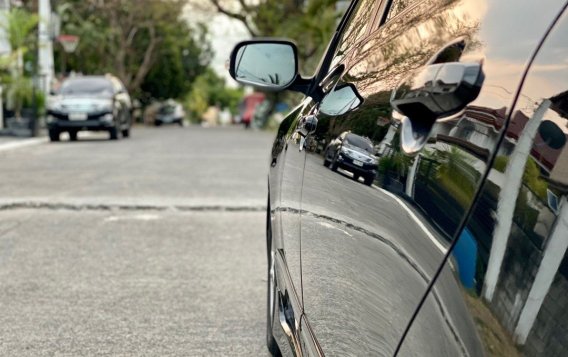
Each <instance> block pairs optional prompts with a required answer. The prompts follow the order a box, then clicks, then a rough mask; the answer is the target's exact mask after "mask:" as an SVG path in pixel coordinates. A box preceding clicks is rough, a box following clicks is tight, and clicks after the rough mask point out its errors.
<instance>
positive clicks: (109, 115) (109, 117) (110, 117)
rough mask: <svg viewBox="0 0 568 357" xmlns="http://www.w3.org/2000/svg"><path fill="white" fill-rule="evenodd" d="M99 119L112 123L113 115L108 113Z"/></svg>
mask: <svg viewBox="0 0 568 357" xmlns="http://www.w3.org/2000/svg"><path fill="white" fill-rule="evenodd" d="M101 119H102V121H104V122H107V123H112V119H113V116H112V114H110V113H109V114H105V115H103V117H102V118H101Z"/></svg>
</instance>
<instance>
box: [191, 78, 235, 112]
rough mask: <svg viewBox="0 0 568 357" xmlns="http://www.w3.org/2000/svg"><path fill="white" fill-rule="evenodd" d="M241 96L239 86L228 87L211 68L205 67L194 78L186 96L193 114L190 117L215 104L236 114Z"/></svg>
mask: <svg viewBox="0 0 568 357" xmlns="http://www.w3.org/2000/svg"><path fill="white" fill-rule="evenodd" d="M242 97H243V91H242V89H241V88H229V87H227V86H226V84H225V79H224V78H221V77H219V76H218V75H217V74H216V73H215V72H214V71H213V70H212V69H210V68H207V69H206V70H205V72H204V73H203V74H201V75H200V76H199V77H197V79H196V80H195V83H194V85H193V88H192V90H191V92H190V93H189V96H188V98H187V106H188V108H189V109H190V111H191V113H192V114H193V115H192V117H196V118H198V117H200V116H201V115H202V114H203V113H204V112H205V111H206V110H207V108H209V107H210V106H214V105H217V106H219V107H220V108H228V109H229V110H230V111H231V112H232V113H233V114H236V112H237V109H238V104H239V102H240V101H241V99H242Z"/></svg>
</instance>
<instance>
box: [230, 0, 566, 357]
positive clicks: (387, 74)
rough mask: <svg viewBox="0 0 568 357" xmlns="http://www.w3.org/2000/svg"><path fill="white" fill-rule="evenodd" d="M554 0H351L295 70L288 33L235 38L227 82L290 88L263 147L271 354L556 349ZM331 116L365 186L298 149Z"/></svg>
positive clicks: (558, 40) (562, 98) (559, 26)
mask: <svg viewBox="0 0 568 357" xmlns="http://www.w3.org/2000/svg"><path fill="white" fill-rule="evenodd" d="M566 6H567V5H566V1H565V0H551V1H549V2H547V3H546V4H545V5H543V4H541V3H538V4H537V3H535V2H532V1H515V4H514V6H511V4H508V3H507V2H503V1H497V0H488V1H482V2H479V1H473V0H451V1H447V0H415V1H401V0H398V1H397V0H392V1H374V0H359V1H353V2H352V4H351V6H350V7H349V10H348V11H347V14H346V15H345V17H344V18H343V20H342V21H341V22H340V24H339V26H338V28H337V31H336V32H335V33H334V34H333V37H332V40H331V42H330V43H329V45H328V50H327V52H326V53H325V54H324V57H323V58H322V60H321V62H320V66H319V67H318V69H317V71H316V73H315V74H314V76H313V77H308V78H306V77H302V76H301V75H300V74H299V73H298V63H297V49H296V47H295V45H294V44H292V43H290V42H286V41H284V40H270V39H268V40H267V39H259V40H251V41H245V42H243V43H241V44H238V45H237V47H236V48H235V50H234V51H233V54H232V56H231V65H230V72H231V75H232V76H233V78H235V79H236V80H237V81H239V82H241V83H246V84H253V85H256V86H257V87H259V88H264V89H265V90H284V89H287V90H292V91H297V92H300V93H303V94H304V95H305V98H304V100H303V101H302V103H301V104H300V105H299V106H298V107H297V108H296V109H295V110H294V111H292V113H290V115H289V116H288V117H287V118H286V119H285V120H284V121H283V123H282V125H281V126H280V128H279V129H278V133H277V136H276V140H275V141H274V145H273V149H272V160H271V168H270V175H269V200H268V214H267V256H268V263H269V265H268V267H269V268H268V299H267V306H268V309H267V320H268V324H267V342H268V347H269V350H270V351H271V352H272V353H273V354H274V355H277V354H279V353H282V354H284V355H309V356H312V355H313V356H318V355H324V354H326V355H357V356H392V355H401V356H402V355H404V356H407V355H409V356H483V355H506V356H514V355H517V354H519V350H522V351H523V352H524V353H527V354H528V355H531V356H533V355H555V354H556V355H567V354H568V350H567V347H566V346H568V330H567V327H566V325H565V324H564V321H563V318H564V316H565V311H564V310H565V306H566V305H567V304H568V289H567V286H568V258H567V257H566V249H567V248H568V224H567V223H566V222H568V201H567V199H566V196H567V194H568V189H567V187H568V183H567V182H566V179H565V178H566V173H567V172H568V170H567V169H566V168H567V167H568V151H567V150H568V149H567V148H566V147H567V146H566V136H567V133H568V129H567V123H568V119H567V117H568V110H567V109H566V108H567V105H566V103H567V98H568V96H567V95H566V92H567V89H566V83H567V80H566V79H568V78H567V75H568V73H567V70H566V66H563V65H562V63H564V62H563V61H564V60H565V59H566V58H567V56H568V52H567V51H568V47H567V46H566V41H565V40H564V39H563V37H565V36H564V35H565V34H566V31H567V29H568V15H566V14H564V15H562V16H561V14H562V13H563V12H564V11H565V9H566ZM534 14H539V16H534ZM523 19H525V20H523ZM526 19H531V21H528V20H526ZM549 29H550V30H553V31H549ZM520 36H522V39H523V41H511V39H513V38H519V37H520ZM541 44H542V45H543V46H542V47H541ZM275 53H277V54H278V55H277V56H274V54H275ZM346 88H348V89H346ZM308 117H309V118H311V119H312V122H313V123H315V124H316V127H315V128H310V129H311V130H308V131H306V130H305V126H303V125H302V123H303V122H305V119H306V118H308ZM349 132H350V133H353V134H356V135H357V136H358V137H362V138H365V137H366V138H369V141H370V143H372V144H370V146H371V147H376V148H377V151H379V153H380V154H381V157H380V160H379V163H378V167H377V171H378V174H379V178H380V179H378V180H377V185H372V186H371V187H366V186H364V185H355V184H353V183H352V182H350V181H349V180H346V179H345V178H344V177H342V176H341V175H337V174H335V173H333V172H331V171H330V170H327V169H326V168H325V167H324V166H322V165H321V163H322V161H323V160H325V159H331V158H332V156H331V155H330V153H329V152H328V153H327V154H326V155H327V156H325V157H324V155H323V154H324V153H322V154H318V153H316V152H313V151H309V150H302V147H301V145H302V142H304V143H305V142H307V141H309V138H310V137H312V136H313V137H314V138H326V139H327V140H330V139H334V138H336V139H335V140H337V138H338V137H339V138H341V136H342V135H345V137H346V136H347V135H348V134H349ZM345 137H343V139H345ZM302 139H303V140H302ZM298 146H299V150H298ZM332 147H334V148H336V149H335V152H338V150H340V149H338V148H340V147H341V145H340V144H339V143H336V144H333V145H332ZM371 150H372V151H371V152H373V151H374V150H375V149H371ZM328 161H331V160H328ZM393 182H394V183H396V184H393ZM298 249H299V250H298Z"/></svg>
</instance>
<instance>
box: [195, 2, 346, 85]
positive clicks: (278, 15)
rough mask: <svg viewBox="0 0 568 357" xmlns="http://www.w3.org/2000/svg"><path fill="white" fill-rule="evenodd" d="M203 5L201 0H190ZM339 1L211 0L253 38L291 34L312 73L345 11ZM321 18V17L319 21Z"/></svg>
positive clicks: (215, 7) (214, 8)
mask: <svg viewBox="0 0 568 357" xmlns="http://www.w3.org/2000/svg"><path fill="white" fill-rule="evenodd" d="M190 2H191V3H192V4H193V6H197V7H201V8H203V7H204V6H203V2H202V1H201V0H192V1H190ZM336 3H337V0H263V1H253V0H250V1H246V0H209V2H208V4H209V5H210V8H212V9H213V10H215V11H217V12H219V13H222V14H224V15H226V16H229V17H231V18H233V19H236V20H238V21H240V22H241V23H243V24H244V26H245V27H246V28H247V30H248V31H249V33H250V35H251V36H252V37H261V36H262V37H265V36H275V37H287V38H290V39H292V40H294V41H295V42H296V43H297V44H298V50H299V53H298V55H299V58H300V64H301V66H302V67H301V68H302V72H304V73H306V74H311V73H312V72H313V71H314V69H315V68H316V66H317V63H318V61H319V59H320V57H321V55H322V54H323V51H324V50H325V47H326V45H327V43H328V42H329V40H330V38H331V36H332V35H333V31H334V30H335V27H336V26H337V21H338V19H339V17H340V16H341V14H339V13H338V12H337V11H336V7H335V4H336ZM316 19H317V20H316Z"/></svg>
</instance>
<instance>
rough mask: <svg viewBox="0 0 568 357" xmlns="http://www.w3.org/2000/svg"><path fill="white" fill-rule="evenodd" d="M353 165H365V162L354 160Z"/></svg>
mask: <svg viewBox="0 0 568 357" xmlns="http://www.w3.org/2000/svg"><path fill="white" fill-rule="evenodd" d="M353 165H357V166H363V163H362V162H361V161H359V160H353Z"/></svg>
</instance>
